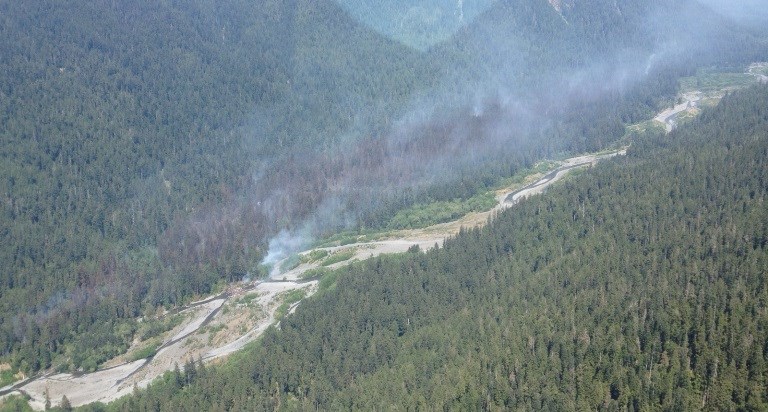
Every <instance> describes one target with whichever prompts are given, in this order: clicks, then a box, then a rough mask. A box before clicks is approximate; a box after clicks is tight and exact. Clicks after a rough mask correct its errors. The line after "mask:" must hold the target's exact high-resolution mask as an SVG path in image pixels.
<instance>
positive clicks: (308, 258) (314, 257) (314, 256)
mask: <svg viewBox="0 0 768 412" xmlns="http://www.w3.org/2000/svg"><path fill="white" fill-rule="evenodd" d="M328 253H329V252H328V251H327V250H324V249H316V250H313V251H311V252H309V253H307V254H304V255H301V263H312V262H317V261H319V260H320V259H323V258H325V257H326V256H328Z"/></svg>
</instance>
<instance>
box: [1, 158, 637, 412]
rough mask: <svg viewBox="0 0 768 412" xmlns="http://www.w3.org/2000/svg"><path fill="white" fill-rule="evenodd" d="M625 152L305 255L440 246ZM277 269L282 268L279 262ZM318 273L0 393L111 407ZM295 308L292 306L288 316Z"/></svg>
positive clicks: (219, 301) (187, 314)
mask: <svg viewBox="0 0 768 412" xmlns="http://www.w3.org/2000/svg"><path fill="white" fill-rule="evenodd" d="M625 153H626V149H625V148H623V149H619V150H614V151H607V152H604V153H598V154H587V155H581V156H576V157H572V158H569V159H565V160H563V161H559V162H555V164H556V166H555V167H554V168H553V169H552V170H550V171H548V172H546V173H537V174H534V175H529V176H527V177H526V178H525V182H526V183H524V184H523V185H522V187H520V186H511V187H506V188H501V189H499V190H497V191H496V192H495V193H496V199H497V201H498V204H497V206H496V207H494V208H493V209H491V210H488V211H484V212H476V213H470V214H468V215H466V216H464V217H462V218H461V219H459V220H456V221H453V222H447V223H441V224H438V225H433V226H429V227H426V228H421V229H410V230H399V231H392V232H388V233H385V234H381V235H380V240H375V241H366V242H360V243H351V244H346V245H341V246H331V247H321V248H316V249H311V250H306V251H303V252H301V253H300V255H304V256H308V255H310V254H311V253H313V252H317V251H322V252H323V253H324V255H326V254H327V255H328V256H333V255H336V254H344V253H351V256H350V257H349V258H348V259H345V260H343V261H341V262H338V263H335V264H332V265H328V266H327V267H326V268H327V269H329V270H333V269H337V268H339V267H341V266H345V265H348V264H350V263H353V262H356V261H360V260H365V259H369V258H372V257H375V256H378V255H381V254H389V253H402V252H406V251H408V250H409V249H410V248H412V247H414V246H417V247H418V248H419V250H429V249H430V248H433V247H439V246H440V245H442V244H443V242H444V241H445V239H446V238H448V237H451V236H455V235H456V234H457V233H458V232H459V230H460V229H461V228H472V227H477V226H480V225H483V224H485V223H487V222H488V219H489V218H491V217H492V216H493V215H494V214H495V213H498V212H499V211H501V210H503V209H506V208H509V207H511V206H513V205H515V204H517V203H518V202H520V201H521V200H523V199H524V198H526V197H529V196H533V195H536V194H539V193H542V192H543V191H545V190H546V189H547V188H548V187H549V186H551V185H552V184H554V183H556V182H558V181H560V180H562V179H563V178H565V177H566V176H567V174H568V173H569V172H570V171H572V170H574V169H575V168H580V167H588V166H590V165H594V164H595V163H597V162H599V161H600V160H602V159H606V158H610V157H613V156H617V155H623V154H625ZM278 266H279V264H278ZM320 267H321V262H320V261H313V262H308V263H303V264H300V265H298V266H297V267H295V268H292V269H290V270H288V271H285V272H277V273H275V274H273V275H272V276H271V277H270V278H268V279H262V280H255V281H251V282H240V283H237V284H233V285H230V286H228V287H227V288H226V290H225V291H224V292H222V293H219V294H217V295H214V296H211V297H208V298H206V299H203V300H201V301H198V302H194V303H191V304H189V305H187V306H186V307H184V308H181V309H180V310H179V311H178V313H175V314H166V315H164V316H175V317H179V318H180V319H181V320H180V321H179V324H178V325H177V326H176V327H175V328H173V329H172V330H170V331H168V332H166V333H165V334H163V336H162V337H161V338H160V341H161V342H162V343H161V344H160V345H159V347H158V348H157V349H156V353H154V354H153V355H152V356H150V357H147V358H143V359H137V360H133V361H126V359H128V358H130V357H131V355H132V353H135V352H137V351H139V350H141V349H142V348H144V347H145V346H146V345H147V343H148V342H145V341H142V342H134V345H133V346H132V347H131V349H130V350H129V351H128V353H127V354H125V355H123V356H120V357H118V358H116V359H113V360H111V361H109V362H107V363H106V364H105V365H104V367H103V368H102V369H100V370H98V371H96V372H92V373H75V374H70V373H58V374H57V373H45V374H42V375H41V376H39V377H35V378H33V379H30V380H24V381H22V382H19V383H16V384H13V385H10V386H8V387H5V388H2V389H0V394H2V395H3V396H8V395H12V394H25V395H27V396H29V397H30V405H31V406H32V407H33V408H35V409H38V410H42V409H43V407H44V405H45V399H46V396H47V397H48V398H49V399H50V400H51V401H52V402H53V404H54V405H55V404H56V403H57V402H58V401H59V400H60V399H61V397H62V396H63V395H66V396H67V398H68V399H69V401H70V402H71V404H72V405H74V406H77V405H84V404H87V403H92V402H105V403H107V402H110V401H113V400H115V399H118V398H120V397H122V396H125V395H127V394H130V393H131V392H132V391H133V390H134V386H136V387H139V388H144V387H146V386H147V385H148V384H149V383H150V382H152V381H153V380H154V379H156V378H157V377H159V376H161V375H162V374H163V373H165V372H168V371H172V370H173V369H174V367H176V366H177V365H178V366H179V367H181V366H183V365H184V364H185V363H186V362H189V361H198V360H202V361H203V362H215V361H217V360H219V359H221V358H224V357H226V356H227V355H229V354H231V353H233V352H235V351H238V350H240V349H242V348H243V347H244V346H245V345H247V344H248V343H250V342H253V341H255V340H257V339H258V338H259V336H260V335H261V334H262V333H263V332H264V331H265V330H266V329H267V328H268V327H269V326H270V325H273V324H275V322H277V321H279V320H280V319H278V318H277V317H276V313H277V312H278V309H279V308H280V306H281V305H283V302H284V299H285V297H286V295H288V294H289V293H291V292H295V291H301V292H302V294H303V296H304V297H308V296H311V295H312V294H313V293H314V292H316V291H317V288H318V280H317V279H304V278H303V276H302V275H304V274H305V273H307V272H308V271H312V270H317V269H318V268H320ZM298 303H299V302H293V303H292V304H291V305H290V306H289V307H288V311H290V310H293V309H294V308H295V307H296V305H297V304H298Z"/></svg>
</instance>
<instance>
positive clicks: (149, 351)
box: [128, 340, 160, 362]
mask: <svg viewBox="0 0 768 412" xmlns="http://www.w3.org/2000/svg"><path fill="white" fill-rule="evenodd" d="M159 347H160V341H157V340H155V341H153V342H150V343H149V344H148V345H146V346H144V347H142V348H141V349H137V350H136V351H135V352H133V353H131V354H130V355H128V362H134V361H137V360H139V359H147V358H149V357H152V356H155V354H156V353H157V349H158V348H159Z"/></svg>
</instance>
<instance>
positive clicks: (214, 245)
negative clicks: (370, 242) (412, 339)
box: [0, 0, 765, 373]
mask: <svg viewBox="0 0 768 412" xmlns="http://www.w3.org/2000/svg"><path fill="white" fill-rule="evenodd" d="M563 3H564V4H566V5H568V7H565V8H563V9H562V10H561V11H560V12H558V11H557V10H555V9H554V8H552V6H551V5H550V4H549V3H548V2H546V1H544V0H530V1H522V0H504V1H499V2H496V3H494V4H493V5H492V6H491V7H490V8H489V9H488V10H486V11H484V12H482V13H481V12H480V9H482V8H483V7H485V6H483V7H479V6H478V7H479V8H478V9H477V10H476V11H477V18H476V19H475V20H474V21H472V22H471V23H470V22H467V24H466V25H462V28H461V29H460V30H458V32H456V33H455V34H454V35H453V36H450V37H447V40H445V41H444V42H442V43H440V44H438V45H436V46H434V47H432V48H430V49H429V50H428V51H426V52H421V51H418V50H416V49H413V48H411V47H407V46H405V45H403V44H401V43H398V42H396V41H393V40H390V39H388V38H386V37H384V36H381V35H379V34H377V33H376V32H375V31H374V30H372V29H370V28H368V27H366V26H365V25H364V24H363V23H362V22H358V21H356V20H355V19H354V18H352V17H351V16H349V15H348V14H347V13H346V12H345V9H344V8H343V7H342V6H340V5H339V4H337V3H336V2H333V1H330V0H322V1H314V0H313V1H309V0H293V1H277V0H275V1H272V0H270V1H261V2H258V3H252V2H244V1H241V0H228V1H224V2H216V4H212V3H210V2H205V1H202V0H200V1H197V0H192V1H188V2H171V3H167V2H161V3H157V4H155V3H152V4H123V3H120V2H109V1H93V2H88V3H87V4H79V3H62V2H51V1H45V0H35V1H24V2H5V3H3V4H0V23H1V24H0V40H1V41H0V160H2V161H1V162H0V196H1V197H2V202H0V205H1V206H0V262H2V269H0V359H2V361H3V363H5V362H6V361H8V362H9V363H10V365H11V367H12V368H13V369H14V371H15V370H21V371H24V372H26V373H32V372H35V371H38V370H40V369H45V368H49V367H54V368H56V369H60V370H78V369H82V370H94V369H95V368H97V367H98V365H99V364H101V363H102V362H104V361H106V360H107V359H109V358H110V357H112V356H114V355H116V354H119V353H121V352H122V351H124V350H125V348H126V347H127V346H128V344H129V342H131V341H132V338H133V335H134V333H135V331H136V321H135V319H136V318H137V317H138V316H140V315H142V314H144V313H150V312H152V311H153V310H154V309H155V308H156V307H158V306H166V307H169V306H173V305H177V304H179V303H181V302H184V301H188V300H190V299H191V298H192V297H193V296H199V295H203V294H207V293H210V292H211V291H212V290H214V289H215V288H216V287H217V286H220V285H222V284H223V283H225V282H230V281H233V280H239V279H242V278H243V277H245V276H248V275H258V274H260V272H261V271H263V268H262V267H261V266H260V265H259V262H261V260H262V259H263V258H264V255H265V251H266V249H267V245H268V241H269V239H270V237H272V236H274V235H275V234H276V233H278V232H279V231H281V230H284V229H286V230H295V229H300V228H306V227H309V228H310V229H311V230H312V231H313V234H315V235H323V234H328V233H329V232H332V231H334V230H337V229H340V228H345V229H364V228H372V227H373V228H380V227H385V226H386V225H387V224H388V222H390V220H391V218H392V217H393V216H394V215H395V214H396V212H397V211H398V210H400V209H402V208H403V207H406V206H408V205H411V204H413V203H416V202H430V201H434V200H453V199H456V198H467V197H469V196H472V195H474V194H476V193H478V192H479V191H480V190H483V189H485V188H487V187H489V186H491V185H492V184H493V183H494V182H496V181H498V179H500V178H502V177H504V176H509V175H511V174H513V173H515V172H516V171H517V170H519V169H520V168H522V167H525V166H529V165H531V164H532V163H533V162H535V161H536V160H539V159H541V158H542V157H554V156H559V155H562V154H564V153H573V152H582V151H586V150H599V149H602V148H604V147H607V146H610V145H612V144H614V143H615V142H616V141H617V140H619V139H621V138H622V137H623V136H624V135H625V125H626V124H627V123H630V122H634V121H637V120H640V119H644V118H647V117H648V116H649V115H650V114H652V113H653V112H654V111H655V109H656V108H658V107H659V105H660V104H661V102H664V101H665V100H667V101H668V100H669V99H671V98H672V96H673V95H674V93H675V91H676V88H677V82H676V79H677V78H678V77H679V76H680V75H682V74H686V73H690V72H691V71H692V70H693V69H695V68H696V67H697V66H700V65H703V64H707V65H710V64H726V63H727V64H733V65H739V64H744V63H748V62H751V61H752V60H753V59H754V58H755V56H756V55H758V56H759V55H760V53H762V52H764V50H765V49H764V47H765V42H764V41H763V40H761V39H760V38H759V37H757V36H756V35H754V34H751V32H748V31H744V30H742V29H741V28H739V27H738V26H737V25H735V24H732V22H730V21H727V20H723V19H721V18H720V17H717V16H715V15H713V14H711V13H710V12H708V11H707V10H705V9H702V8H699V7H697V6H696V5H695V3H694V2H690V1H687V0H686V1H683V0H679V1H678V0H664V1H659V2H656V1H640V0H638V1H632V2H626V3H627V4H626V5H624V4H622V6H621V7H622V8H621V9H615V8H614V4H613V2H610V1H605V2H592V3H589V4H586V3H584V4H582V3H575V4H573V5H571V4H570V3H571V2H563ZM477 4H480V3H477ZM468 7H469V6H468ZM663 10H666V11H667V14H664V16H666V18H665V19H661V18H657V16H658V15H659V13H661V11H663ZM662 14H663V13H662ZM672 16H674V18H672ZM686 16H687V17H689V18H690V21H688V20H685V21H684V23H680V22H679V21H675V19H683V18H685V17H686ZM705 17H706V18H705ZM451 18H452V17H451ZM648 22H654V24H653V25H649V24H646V23H648ZM694 22H695V23H696V24H693V23H694ZM444 23H445V22H444ZM688 23H691V24H688ZM446 24H448V23H446ZM713 27H717V28H718V29H719V30H718V31H717V32H714V31H713V30H712V28H713ZM704 28H707V31H706V32H702V30H703V29H704ZM682 34H684V36H682V37H681V35H682ZM692 39H693V40H695V44H697V45H700V46H701V47H698V46H697V47H688V41H690V40H692ZM673 40H674V41H673ZM669 42H673V43H675V44H677V45H678V46H679V47H677V48H674V49H673V50H671V51H670V49H668V48H665V47H662V46H666V45H667V44H668V43H669ZM705 45H713V46H712V48H709V47H705ZM630 46H631V47H630ZM726 51H727V53H726ZM628 55H631V56H634V57H633V58H632V59H628V60H626V61H625V59H624V57H626V56H628ZM653 56H657V57H653ZM652 57H653V58H652ZM627 67H630V68H632V69H631V70H629V69H627ZM638 68H641V69H638ZM605 79H608V81H605Z"/></svg>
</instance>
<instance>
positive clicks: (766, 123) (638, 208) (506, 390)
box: [85, 86, 768, 411]
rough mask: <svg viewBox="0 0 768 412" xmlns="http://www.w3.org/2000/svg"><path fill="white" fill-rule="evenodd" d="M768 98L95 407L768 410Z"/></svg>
mask: <svg viewBox="0 0 768 412" xmlns="http://www.w3.org/2000/svg"><path fill="white" fill-rule="evenodd" d="M766 107H768V87H766V86H761V87H759V88H754V89H750V90H748V91H744V92H739V93H735V94H733V95H730V96H727V97H726V98H725V99H723V100H722V102H721V104H720V105H719V106H718V107H716V108H715V109H713V110H710V111H707V112H705V113H704V114H703V115H702V116H701V117H700V119H698V120H696V121H695V122H694V123H693V124H691V125H690V126H687V127H683V128H680V129H678V130H677V131H675V132H673V133H671V134H669V135H656V136H644V137H642V138H638V139H637V140H634V141H633V144H632V147H631V148H630V150H629V152H628V154H627V156H626V157H623V158H617V159H615V160H612V161H604V162H601V163H600V164H599V165H598V166H596V167H594V168H592V169H591V170H589V171H587V172H585V173H582V174H580V175H578V176H576V177H574V178H572V179H569V180H568V181H566V182H565V183H564V184H562V185H560V186H559V187H556V188H554V189H552V190H551V191H549V192H548V193H547V194H545V195H542V196H538V197H534V198H530V199H528V200H525V201H523V202H522V203H520V204H519V205H518V206H517V207H515V208H512V209H508V210H506V211H504V212H503V213H501V214H499V215H498V216H497V217H496V218H495V219H493V221H492V222H490V223H489V224H488V225H487V226H485V227H483V228H479V229H473V230H465V231H463V232H462V233H460V234H459V235H458V236H456V237H455V238H454V239H451V240H450V241H448V242H446V244H445V246H444V247H443V248H441V249H434V250H431V251H429V252H426V253H421V252H419V251H418V250H414V251H412V253H407V254H404V255H400V256H391V257H381V258H375V259H372V260H369V261H366V262H362V263H359V264H357V265H354V266H351V267H348V268H345V269H342V270H340V271H337V272H335V273H333V274H331V275H327V276H328V277H326V278H324V279H323V281H322V283H321V292H320V293H319V294H318V295H316V296H315V297H313V298H311V299H309V300H307V301H305V302H304V303H303V304H302V305H301V306H300V307H299V308H298V310H297V311H296V312H295V313H294V314H293V315H290V316H288V317H287V318H285V319H284V320H283V321H282V322H281V323H280V326H279V327H273V328H271V329H270V330H269V331H268V332H267V333H266V334H265V335H264V336H263V338H262V339H261V341H260V342H258V343H257V344H255V345H253V346H252V347H250V348H249V349H247V350H246V351H244V352H242V353H240V354H238V355H236V356H235V358H234V359H232V360H231V361H230V362H228V363H226V364H225V365H220V366H215V367H212V366H209V365H206V366H204V365H200V364H196V363H194V362H188V363H187V364H186V365H185V367H184V369H183V371H182V370H181V369H179V370H177V371H175V372H171V373H168V374H167V375H166V376H165V378H163V379H162V380H161V381H158V382H157V383H155V384H153V385H152V386H151V387H150V388H149V389H148V390H143V391H137V392H135V393H134V395H133V396H130V397H128V398H126V399H123V400H120V401H118V402H115V403H114V404H110V405H107V406H104V405H92V406H89V407H87V408H85V409H86V410H103V409H107V410H130V411H133V410H275V409H278V410H295V409H321V410H340V409H366V410H371V409H393V408H397V409H401V408H405V409H418V408H427V409H461V410H478V409H493V410H497V409H498V410H502V409H515V410H542V409H543V410H593V409H599V410H647V409H663V410H734V409H735V410H765V408H766V407H768V391H766V381H765V379H766V373H768V346H766V342H768V317H766V300H767V299H768V288H766V279H765V274H766V273H767V272H768V208H766V207H765V201H766V196H768V185H766V182H767V181H768V115H767V114H766V111H765V108H766Z"/></svg>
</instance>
